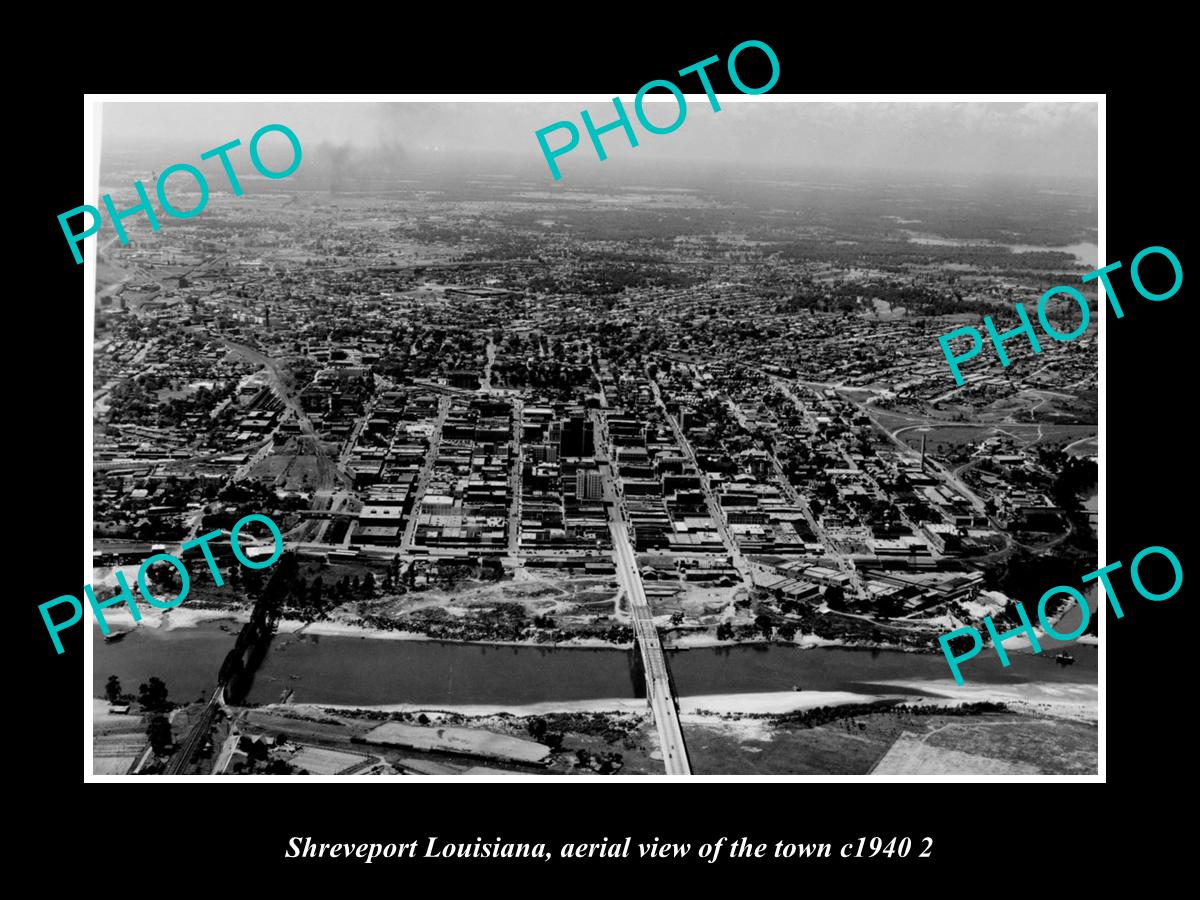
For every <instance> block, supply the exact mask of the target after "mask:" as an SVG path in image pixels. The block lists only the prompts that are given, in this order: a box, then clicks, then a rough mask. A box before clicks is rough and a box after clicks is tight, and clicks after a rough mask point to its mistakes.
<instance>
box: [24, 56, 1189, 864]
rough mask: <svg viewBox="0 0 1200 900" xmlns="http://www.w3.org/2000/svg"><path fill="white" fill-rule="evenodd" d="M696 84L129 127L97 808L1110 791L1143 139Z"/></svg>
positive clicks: (80, 215) (102, 227)
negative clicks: (623, 793)
mask: <svg viewBox="0 0 1200 900" xmlns="http://www.w3.org/2000/svg"><path fill="white" fill-rule="evenodd" d="M747 56H749V51H747ZM722 65H723V64H722ZM650 74H652V73H648V75H647V77H649V75H650ZM678 83H679V84H680V87H681V89H682V90H683V91H684V93H683V94H681V95H679V96H675V95H673V94H672V93H670V92H668V91H667V90H664V89H661V88H660V89H655V90H653V91H652V92H650V93H647V94H646V95H645V96H644V97H643V96H641V95H638V97H637V100H636V103H635V101H634V97H633V95H632V94H628V95H625V94H623V95H622V97H621V98H620V99H619V100H617V101H614V100H612V99H604V98H597V97H596V96H594V95H588V96H586V97H584V96H581V98H580V99H578V100H570V99H564V98H563V97H562V96H561V95H558V96H555V97H554V98H553V99H543V98H541V97H538V96H533V95H531V96H529V97H527V98H517V97H513V98H505V99H501V100H496V99H488V98H487V97H484V96H470V95H464V96H461V97H458V96H453V95H447V96H441V97H437V98H428V97H424V98H423V97H419V96H415V95H414V96H408V97H407V98H406V99H399V100H393V99H378V98H374V99H372V98H365V99H358V98H354V97H335V98H323V97H309V98H303V99H284V100H279V99H256V98H253V99H241V98H227V99H221V100H208V101H203V100H184V99H170V98H163V97H156V98H151V99H141V98H124V99H118V100H104V101H102V102H96V103H95V104H94V113H93V119H92V122H91V133H90V138H91V142H92V143H91V152H92V164H93V166H94V168H95V172H96V176H97V179H98V181H97V188H98V189H97V191H96V193H95V194H93V195H91V196H90V197H87V198H85V199H84V200H83V201H82V202H83V203H85V204H87V207H86V209H85V208H80V209H79V210H76V211H74V213H75V214H73V215H72V216H71V217H70V218H65V219H64V218H61V217H60V224H62V226H63V237H64V240H63V241H62V247H61V250H62V253H63V256H64V258H65V259H66V260H67V261H68V262H70V261H71V258H72V254H75V256H76V258H78V259H80V260H82V262H81V263H80V269H81V271H86V273H87V278H88V284H89V288H90V293H89V294H88V296H89V297H90V301H89V302H90V304H91V308H90V310H89V315H90V316H91V317H92V318H91V323H92V324H91V327H92V336H93V345H92V354H91V360H90V363H89V366H90V372H89V377H90V382H88V390H89V391H90V396H91V410H92V420H91V431H90V434H89V435H88V436H87V441H88V452H89V453H90V467H91V480H90V484H91V496H90V498H88V499H89V501H90V519H89V520H88V522H89V526H90V533H91V538H92V540H91V567H92V568H91V579H92V580H91V581H90V583H89V588H88V591H81V592H79V594H78V597H77V599H76V600H75V603H74V605H75V607H77V608H78V610H79V612H80V618H79V619H77V620H75V624H73V625H71V626H70V628H73V629H74V630H76V631H82V632H84V633H85V634H84V643H85V647H86V650H85V656H84V657H83V658H84V660H86V667H87V671H88V672H89V673H90V690H89V694H88V696H87V698H86V701H85V702H86V708H85V710H84V713H85V728H86V736H85V747H87V748H88V749H87V753H88V754H90V756H89V758H88V760H87V764H88V766H90V776H89V779H97V780H116V781H121V780H127V779H132V778H137V779H138V780H145V779H153V778H160V779H161V778H169V777H170V776H186V777H190V778H194V779H213V778H220V779H225V780H234V779H244V780H262V779H279V780H286V779H288V778H289V777H290V778H291V779H292V780H323V781H331V780H344V779H349V778H353V777H356V776H375V777H377V778H380V779H384V778H392V777H397V776H408V777H410V778H411V777H417V778H425V779H438V780H447V781H448V780H458V779H467V780H476V781H499V780H508V779H514V778H515V779H527V780H528V779H547V778H551V779H553V778H560V779H570V778H592V779H600V778H607V779H618V780H619V779H628V778H632V777H635V776H636V777H641V778H643V779H648V778H649V779H662V778H665V777H681V776H683V777H686V776H754V777H756V778H762V779H788V778H792V777H796V776H802V777H806V778H813V779H831V778H850V779H853V780H863V781H867V780H875V781H892V780H906V779H914V778H915V779H920V780H926V781H939V780H963V779H968V780H971V779H974V780H987V779H992V778H996V777H998V776H1008V777H1016V778H1017V779H1027V780H1038V779H1042V778H1046V779H1052V780H1060V779H1062V780H1075V781H1086V780H1091V781H1096V780H1098V779H1099V778H1100V768H1101V755H1102V754H1101V740H1100V736H1101V725H1102V719H1103V715H1104V711H1103V709H1104V704H1103V702H1102V700H1103V697H1102V678H1101V673H1102V671H1103V666H1102V665H1101V662H1102V660H1101V653H1100V651H1101V646H1100V620H1101V606H1102V605H1107V604H1108V603H1109V601H1108V600H1106V599H1105V594H1104V591H1102V590H1100V588H1101V579H1099V578H1097V577H1095V573H1096V572H1097V570H1099V568H1100V567H1101V566H1103V565H1104V564H1105V563H1111V562H1114V561H1115V559H1105V558H1103V557H1102V556H1101V554H1100V552H1099V547H1100V543H1099V541H1100V525H1099V519H1100V514H1101V512H1102V507H1101V504H1100V500H1101V496H1100V487H1099V486H1100V483H1101V479H1100V477H1099V474H1100V472H1099V464H1100V457H1101V454H1102V452H1103V445H1104V435H1103V434H1102V433H1101V429H1100V418H1101V409H1102V398H1101V396H1100V391H1099V387H1100V385H1099V376H1100V365H1099V349H1100V347H1099V340H1098V334H1097V328H1098V325H1099V322H1100V320H1101V319H1102V318H1104V316H1105V314H1106V309H1107V308H1108V306H1109V303H1110V301H1111V296H1109V299H1105V297H1104V295H1102V294H1101V293H1100V292H1099V291H1098V287H1100V286H1101V281H1100V279H1098V278H1096V277H1095V275H1094V273H1095V272H1096V270H1098V269H1100V268H1101V267H1102V266H1104V265H1105V264H1106V263H1107V262H1111V261H1112V260H1110V259H1107V258H1106V257H1105V255H1104V253H1103V250H1104V233H1103V223H1102V220H1101V219H1102V212H1103V188H1104V172H1103V168H1102V167H1103V159H1104V157H1103V119H1102V115H1101V112H1102V103H1101V99H1100V98H1098V97H1097V96H1095V95H1080V96H1079V97H1076V98H1073V99H1072V98H1065V99H1064V98H1055V99H1041V98H1037V97H1032V98H1031V97H1022V96H1015V97H1013V98H1012V99H996V98H994V97H989V98H986V99H971V98H956V99H944V100H935V99H929V98H919V99H909V98H906V97H904V96H902V95H896V96H894V97H886V98H882V99H880V98H873V99H862V98H858V97H853V96H850V95H846V96H840V95H837V96H835V95H829V96H817V97H810V96H805V97H803V98H799V97H797V96H795V95H789V94H774V93H771V92H765V93H760V94H756V95H755V94H750V93H746V92H744V91H743V92H741V93H739V92H738V90H733V89H727V88H726V87H721V88H720V89H719V90H718V93H717V94H715V95H712V94H706V93H705V92H703V91H701V90H700V87H699V83H698V82H695V81H694V76H693V81H688V82H686V83H685V82H684V79H683V78H679V79H678ZM622 101H623V102H622ZM717 107H719V108H717ZM673 121H674V122H677V123H678V124H677V127H675V128H673V129H671V130H668V129H669V128H670V126H671V124H672V122H673ZM64 212H65V210H64ZM1148 243H1149V242H1148ZM1172 258H1173V257H1171V258H1168V257H1167V256H1164V255H1163V254H1152V255H1150V256H1148V257H1147V258H1145V260H1144V261H1143V262H1141V268H1140V275H1141V278H1142V282H1144V286H1145V287H1146V289H1147V290H1148V291H1151V292H1158V293H1159V294H1163V293H1165V292H1166V291H1167V290H1168V289H1169V288H1170V284H1171V268H1172V265H1171V261H1170V260H1171V259H1172ZM1130 266H1131V260H1130V259H1128V258H1126V259H1125V263H1124V270H1117V271H1114V272H1113V273H1112V274H1111V278H1112V282H1113V284H1114V285H1115V287H1116V292H1117V295H1118V296H1119V297H1120V299H1121V302H1122V303H1124V304H1126V307H1127V308H1128V307H1133V306H1134V305H1135V304H1138V303H1142V304H1145V302H1146V301H1144V300H1141V299H1140V298H1139V296H1138V292H1137V291H1135V290H1134V288H1133V287H1131V282H1130V280H1129V277H1130V276H1129V271H1130ZM1135 270H1136V269H1135ZM1089 275H1091V276H1092V277H1090V278H1085V276H1089ZM93 278H94V285H92V284H91V280H92V279H93ZM1142 282H1139V284H1140V283H1142ZM1060 286H1065V287H1064V288H1063V289H1062V290H1059V291H1057V292H1056V291H1055V289H1056V288H1058V287H1060ZM1068 289H1069V290H1068ZM1106 290H1107V287H1106ZM1138 290H1139V291H1140V290H1141V288H1139V289H1138ZM1143 296H1148V295H1143ZM1171 302H1172V301H1170V300H1167V301H1166V302H1165V303H1162V304H1160V305H1161V306H1163V307H1165V306H1166V305H1168V304H1170V303H1171ZM1110 315H1111V314H1110ZM1105 327H1111V328H1122V329H1123V328H1129V329H1133V328H1134V327H1136V326H1135V325H1134V324H1130V323H1128V322H1122V323H1118V324H1116V325H1113V324H1112V319H1111V317H1110V318H1109V320H1108V322H1107V323H1106V325H1105ZM1151 543H1153V541H1152V540H1148V541H1147V542H1146V544H1147V545H1148V544H1151ZM1124 562H1125V569H1124V571H1116V572H1114V573H1113V574H1112V580H1113V582H1114V584H1115V585H1116V588H1117V590H1118V592H1119V594H1120V596H1121V598H1122V602H1124V603H1126V604H1127V605H1128V606H1132V605H1134V604H1136V603H1139V602H1140V603H1143V604H1144V603H1145V601H1141V600H1138V599H1136V598H1137V593H1135V592H1134V589H1133V587H1131V586H1130V580H1129V577H1130V576H1129V571H1130V566H1131V560H1130V559H1128V558H1126V559H1125V560H1124ZM1141 568H1142V579H1143V581H1144V582H1145V585H1146V587H1147V591H1156V592H1158V594H1160V595H1162V594H1165V593H1166V592H1167V591H1168V590H1169V589H1170V583H1171V579H1170V571H1171V564H1170V562H1169V561H1168V560H1164V559H1162V558H1157V559H1156V558H1153V557H1147V558H1146V559H1145V560H1144V561H1142V562H1141ZM1089 574H1091V575H1092V576H1093V577H1091V578H1087V577H1085V576H1088V575H1089ZM1139 584H1140V582H1139ZM1060 586H1066V587H1069V588H1071V590H1070V591H1068V590H1067V589H1066V587H1063V588H1061V589H1059V590H1057V591H1055V589H1056V588H1060ZM1177 589H1178V588H1177V587H1176V590H1177ZM89 591H90V593H89ZM1138 591H1139V592H1140V591H1141V588H1140V587H1139V588H1138ZM1142 596H1149V593H1143V594H1142ZM1126 598H1128V599H1126ZM43 599H44V600H46V601H49V600H50V599H51V598H50V596H46V597H44V598H40V599H39V601H38V602H41V600H43ZM1171 602H1172V601H1169V600H1168V601H1167V603H1166V604H1164V606H1166V605H1170V603H1171ZM1174 602H1179V601H1178V600H1176V601H1174ZM71 613H72V604H70V603H68V602H66V601H65V600H63V602H61V603H60V604H59V605H57V606H50V607H48V608H47V609H44V610H43V612H42V615H43V617H44V618H45V621H46V626H47V635H46V637H45V643H46V644H47V645H49V644H50V643H51V642H52V641H53V642H57V641H58V640H59V632H57V631H55V629H56V628H59V627H60V626H61V632H62V634H63V637H65V636H66V630H67V628H68V626H67V625H64V624H63V623H64V622H66V620H67V619H69V618H71ZM1105 613H1106V615H1107V618H1106V619H1105V622H1106V627H1107V623H1112V622H1113V621H1114V619H1113V616H1114V613H1113V609H1112V607H1111V606H1109V608H1108V609H1107V610H1105ZM1114 627H1116V628H1123V627H1126V626H1124V625H1115V626H1114ZM77 661H78V660H76V662H77ZM64 702H65V701H64ZM72 702H74V701H72ZM485 837H486V836H485ZM486 839H487V840H490V837H486ZM835 852H836V851H835Z"/></svg>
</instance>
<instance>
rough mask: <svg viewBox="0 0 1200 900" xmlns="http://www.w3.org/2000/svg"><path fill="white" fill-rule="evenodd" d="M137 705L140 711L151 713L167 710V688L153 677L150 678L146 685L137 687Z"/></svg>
mask: <svg viewBox="0 0 1200 900" xmlns="http://www.w3.org/2000/svg"><path fill="white" fill-rule="evenodd" d="M138 703H140V704H141V706H142V709H145V710H149V711H151V712H158V711H159V710H164V709H167V708H169V705H170V704H168V703H167V686H166V685H165V684H164V683H163V682H162V681H161V680H160V679H158V678H155V677H154V676H153V675H152V676H150V681H149V682H148V683H143V684H141V685H140V686H139V687H138Z"/></svg>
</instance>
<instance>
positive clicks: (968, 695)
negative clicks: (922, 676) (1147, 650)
mask: <svg viewBox="0 0 1200 900" xmlns="http://www.w3.org/2000/svg"><path fill="white" fill-rule="evenodd" d="M879 685H880V686H881V687H895V688H900V689H907V690H919V691H921V692H922V693H924V694H925V695H927V696H929V697H930V698H931V702H934V703H936V704H937V705H938V706H960V705H962V704H963V703H981V702H991V703H1004V704H1006V705H1007V706H1008V707H1009V708H1010V709H1012V710H1013V711H1015V712H1029V713H1040V714H1042V715H1049V716H1054V717H1057V718H1063V719H1074V720H1075V721H1079V722H1092V723H1094V722H1097V721H1098V719H1099V712H1100V703H1099V699H1100V689H1099V687H1098V686H1097V685H1094V684H1064V683H1057V682H1056V683H1051V682H1046V681H1030V682H1024V683H1021V684H986V683H980V684H970V683H967V684H964V685H961V686H960V685H957V684H955V683H954V681H953V680H952V679H949V678H948V679H946V680H945V681H928V680H924V681H909V680H903V679H897V680H895V681H881V682H879Z"/></svg>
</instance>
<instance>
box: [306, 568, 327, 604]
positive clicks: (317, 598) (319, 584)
mask: <svg viewBox="0 0 1200 900" xmlns="http://www.w3.org/2000/svg"><path fill="white" fill-rule="evenodd" d="M324 590H325V582H324V581H323V580H322V579H321V576H320V575H318V576H317V577H316V578H314V579H313V580H312V584H311V585H309V588H308V605H309V606H311V607H312V608H313V609H315V610H317V611H318V612H319V611H320V609H321V602H322V598H321V594H322V592H323V591H324Z"/></svg>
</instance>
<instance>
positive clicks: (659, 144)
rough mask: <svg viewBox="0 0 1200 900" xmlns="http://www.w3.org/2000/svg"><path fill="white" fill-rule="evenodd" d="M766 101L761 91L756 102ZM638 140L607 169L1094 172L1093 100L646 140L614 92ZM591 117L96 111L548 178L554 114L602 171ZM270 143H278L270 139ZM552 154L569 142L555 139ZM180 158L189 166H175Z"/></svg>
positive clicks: (777, 115)
mask: <svg viewBox="0 0 1200 900" xmlns="http://www.w3.org/2000/svg"><path fill="white" fill-rule="evenodd" d="M658 94H661V95H662V96H663V97H664V98H665V100H663V101H662V103H661V105H660V104H659V103H657V102H656V103H649V102H648V103H647V105H646V110H647V115H648V116H649V118H650V119H651V121H652V122H655V123H656V124H659V125H660V126H662V125H667V124H669V123H670V122H671V121H672V120H673V119H674V117H675V115H676V114H677V113H676V105H675V101H674V100H673V99H672V98H671V97H670V95H669V94H666V93H664V92H656V94H651V95H650V96H651V97H654V96H656V95H658ZM765 96H766V95H765ZM622 100H623V101H624V103H625V107H626V109H627V110H628V112H629V116H630V120H631V121H632V122H633V124H634V129H635V131H636V133H637V135H638V140H639V145H638V147H637V148H636V149H632V148H630V147H629V145H628V143H627V140H626V138H625V136H624V134H623V133H622V132H621V130H620V129H618V130H615V131H612V132H609V133H607V134H605V135H604V136H603V138H602V140H603V143H604V146H605V149H606V150H607V152H608V156H609V161H608V162H606V163H604V167H605V170H606V174H608V173H609V172H611V174H617V173H616V171H613V170H615V169H617V168H618V167H628V168H629V172H630V174H631V175H634V174H636V166H637V163H638V162H639V161H640V160H643V159H644V160H645V161H646V162H652V161H653V162H670V161H672V160H701V161H714V162H722V163H746V164H766V165H771V164H775V163H787V164H790V165H795V166H820V167H826V166H830V167H837V168H842V167H844V168H863V167H866V168H876V169H905V170H912V171H921V172H947V173H953V172H959V173H989V174H995V175H1052V176H1053V175H1073V176H1080V177H1092V178H1094V177H1095V176H1096V148H1097V141H1098V134H1097V111H1096V104H1094V103H901V102H893V103H789V102H784V101H779V100H774V99H770V100H769V102H765V103H764V102H754V103H747V102H738V96H737V95H733V96H728V97H727V96H726V95H720V100H721V110H720V111H719V112H713V110H712V108H711V107H710V106H709V103H708V99H707V98H706V97H705V96H704V95H703V94H699V95H696V96H695V97H693V96H691V95H688V107H687V118H686V119H685V121H684V122H683V124H682V125H681V126H680V127H679V129H678V130H676V131H674V132H672V133H671V134H666V135H656V134H651V133H648V132H647V131H645V130H644V129H643V128H642V127H641V125H640V124H639V123H638V121H637V118H636V116H635V115H634V111H633V98H632V97H624V96H623V97H622ZM581 109H587V110H588V111H589V112H590V113H591V115H592V118H593V120H594V122H595V123H596V125H597V126H600V125H603V124H605V123H607V122H610V121H613V119H614V118H615V111H614V109H613V106H612V102H611V100H608V99H599V100H593V101H587V102H583V101H574V102H566V103H564V102H561V101H558V102H539V101H527V102H518V103H444V102H442V103H347V102H341V101H334V102H326V103H309V102H306V103H276V102H270V103H268V102H257V101H255V102H247V103H161V102H154V103H128V102H124V103H105V104H104V105H103V111H102V121H103V135H104V139H106V140H114V141H115V140H118V139H119V140H120V141H121V142H122V143H123V142H125V141H126V140H128V139H137V140H138V142H139V143H140V144H142V145H143V146H149V145H152V144H155V143H158V142H162V141H169V142H171V143H175V142H178V141H182V142H186V143H189V144H193V143H194V144H195V147H196V152H197V154H198V153H199V152H200V151H201V150H206V149H209V148H211V147H215V146H218V145H219V144H223V143H225V142H227V141H229V140H232V139H233V138H241V140H242V143H243V145H245V144H246V143H247V142H248V141H249V138H250V136H251V135H252V134H253V133H254V131H255V130H257V129H258V128H259V127H260V126H262V125H265V124H268V123H274V122H280V123H283V124H285V125H287V126H289V127H290V128H292V129H293V130H294V131H295V132H296V133H297V135H298V136H299V138H300V141H301V144H302V145H303V146H308V145H309V144H310V143H311V144H320V143H323V142H332V143H336V144H343V143H351V144H354V145H356V146H358V147H361V148H362V149H366V150H370V149H377V148H388V149H389V150H390V149H393V148H402V149H403V151H404V152H406V153H408V154H411V155H412V156H414V157H420V156H425V155H427V154H435V153H436V154H447V153H449V154H454V153H458V152H473V153H478V152H486V151H492V152H495V153H497V154H503V155H506V156H510V157H526V158H528V159H529V160H530V161H531V163H532V164H536V165H537V166H539V167H540V168H541V170H542V171H543V172H545V173H546V175H547V177H548V178H549V177H550V176H549V169H548V168H547V167H546V164H545V162H544V161H543V158H542V153H541V150H540V148H539V147H538V143H537V140H536V139H535V137H534V132H535V131H536V130H537V129H539V128H542V127H545V126H547V125H550V124H551V123H553V122H556V121H558V120H561V119H566V120H569V121H571V122H573V123H574V124H575V125H576V127H577V128H578V129H579V131H580V143H579V146H578V147H576V149H575V150H574V151H572V152H571V153H569V154H566V155H564V156H561V157H559V160H558V162H559V166H560V167H561V169H562V171H563V173H564V175H568V176H569V175H570V174H572V173H573V172H578V173H580V174H586V173H588V172H591V171H594V170H595V169H596V168H597V167H598V166H599V165H600V163H599V161H598V160H597V158H596V155H595V152H594V150H593V149H592V147H591V142H590V141H589V140H588V136H587V133H586V131H585V130H584V127H583V124H582V122H581V120H580V116H579V112H580V110H581ZM272 139H273V140H274V139H279V140H282V139H280V138H279V136H278V135H274V136H272ZM548 139H549V140H550V142H551V146H552V147H557V146H559V144H560V143H562V142H565V141H566V140H567V133H566V132H565V131H559V132H556V133H554V134H553V135H551V136H550V137H549V138H548ZM180 161H187V160H180Z"/></svg>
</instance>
